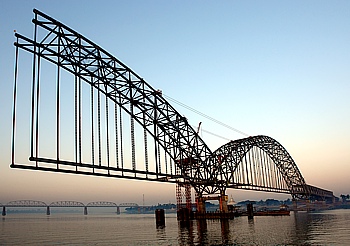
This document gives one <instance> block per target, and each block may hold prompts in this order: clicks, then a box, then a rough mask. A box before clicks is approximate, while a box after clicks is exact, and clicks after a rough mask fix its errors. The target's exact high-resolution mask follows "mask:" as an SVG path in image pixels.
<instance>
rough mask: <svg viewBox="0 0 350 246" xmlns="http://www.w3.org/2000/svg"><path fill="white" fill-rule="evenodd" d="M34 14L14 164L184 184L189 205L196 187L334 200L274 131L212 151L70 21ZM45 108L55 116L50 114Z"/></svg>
mask: <svg viewBox="0 0 350 246" xmlns="http://www.w3.org/2000/svg"><path fill="white" fill-rule="evenodd" d="M34 15H35V18H34V19H33V23H34V37H33V39H31V38H28V37H25V36H23V35H21V34H19V33H16V34H15V36H16V42H15V44H14V45H15V46H16V63H15V82H14V107H13V135H12V163H11V167H12V168H22V169H33V170H40V171H53V172H64V173H73V174H82V175H94V176H106V177H114V178H124V179H134V180H135V179H137V180H145V181H157V182H170V183H176V184H177V190H176V192H177V201H178V204H182V200H183V199H184V198H185V199H186V204H187V205H188V206H190V201H189V199H190V198H191V188H194V190H195V192H196V194H197V195H198V197H199V198H201V197H204V196H205V195H213V194H220V196H221V198H220V199H222V200H220V201H224V199H225V192H226V190H227V189H230V188H233V189H247V190H256V191H267V192H278V193H288V194H291V196H292V198H293V199H310V198H312V199H323V200H332V199H333V193H332V192H331V191H328V190H324V189H320V188H318V187H315V186H311V185H308V184H306V182H305V180H304V178H303V176H302V174H301V172H300V171H299V169H298V167H297V165H296V163H295V162H294V160H293V159H292V157H291V156H290V155H289V153H288V152H287V150H286V149H285V148H284V147H283V146H282V145H281V144H280V143H278V142H277V141H276V140H274V139H272V138H270V137H267V136H253V137H248V138H243V139H239V140H235V141H231V142H229V143H227V144H225V145H223V146H222V147H220V148H218V149H217V150H216V151H212V150H211V149H210V148H209V147H208V146H207V144H206V143H205V142H204V140H203V139H202V138H201V137H200V136H199V135H198V134H197V132H196V131H195V130H194V129H193V127H192V126H191V125H190V124H189V123H188V120H187V118H185V117H184V116H182V115H181V114H180V113H179V112H177V111H176V110H175V108H174V107H173V106H172V105H171V104H170V103H169V102H168V101H167V100H165V98H164V97H163V95H162V92H161V91H160V90H156V89H154V88H152V87H151V86H150V85H149V84H148V83H147V82H146V81H145V80H144V79H143V78H142V77H140V76H139V75H137V74H136V73H135V72H134V71H132V70H131V69H130V68H129V67H127V66H126V65H125V64H123V63H122V62H121V61H119V60H118V59H117V58H115V57H114V56H112V55H111V54H110V53H108V52H107V51H105V50H104V49H102V48H101V47H99V46H98V45H96V44H95V43H93V42H92V41H90V40H89V39H87V38H85V37H83V36H82V35H81V34H79V33H77V32H76V31H74V30H73V29H71V28H69V27H68V26H66V25H64V24H62V23H61V22H59V21H57V20H55V19H53V18H52V17H50V16H48V15H46V14H44V13H42V12H40V11H38V10H34ZM20 49H21V50H24V51H27V52H28V53H29V54H31V55H32V59H31V60H32V64H31V68H30V70H31V71H32V75H31V85H30V87H31V89H30V91H29V90H28V91H27V94H25V95H24V96H29V97H30V98H31V105H30V106H29V105H27V104H26V105H22V106H23V107H24V109H22V110H27V111H29V112H30V113H31V118H30V119H29V125H30V133H29V136H30V153H29V163H22V164H18V163H16V146H17V145H18V141H17V138H20V136H18V134H17V135H15V132H16V129H17V128H18V127H19V125H18V124H17V123H16V122H17V117H18V116H17V103H18V101H17V97H20V95H18V89H17V87H18V86H19V85H20V84H19V81H18V78H21V76H19V73H20V69H19V68H20V66H21V65H23V64H21V63H20V61H19V59H18V53H19V50H20ZM27 64H28V63H27V62H24V66H25V67H27ZM27 68H28V67H27ZM44 69H45V74H44V73H43V71H42V70H44ZM27 70H28V69H27ZM27 70H25V73H27ZM50 92H51V93H50ZM52 92H53V93H52ZM50 105H51V106H50ZM42 108H45V109H46V111H45V112H49V113H46V114H40V112H42V111H44V110H39V109H42ZM71 115H73V116H74V117H71ZM42 122H45V127H41V123H42ZM44 131H45V134H43V132H44ZM42 135H44V136H46V138H45V139H44V138H40V136H42ZM67 136H69V137H67ZM52 139H53V140H52ZM72 139H73V141H71V140H72ZM83 140H84V141H83ZM48 141H51V142H50V144H51V145H47V144H46V142H48ZM22 142H23V141H22ZM40 143H41V144H40ZM43 145H45V147H46V148H45V149H44V148H43V147H42V146H43ZM50 146H51V149H50V151H47V149H48V148H49V147H50ZM22 155H23V154H22ZM72 156H73V157H72Z"/></svg>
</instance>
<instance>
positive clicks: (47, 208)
mask: <svg viewBox="0 0 350 246" xmlns="http://www.w3.org/2000/svg"><path fill="white" fill-rule="evenodd" d="M50 214H51V213H50V207H49V206H47V207H46V215H50Z"/></svg>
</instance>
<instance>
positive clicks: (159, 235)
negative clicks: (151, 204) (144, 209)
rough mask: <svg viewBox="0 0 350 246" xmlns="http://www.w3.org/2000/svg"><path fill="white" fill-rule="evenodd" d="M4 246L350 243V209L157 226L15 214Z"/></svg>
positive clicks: (3, 227)
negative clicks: (24, 245)
mask: <svg viewBox="0 0 350 246" xmlns="http://www.w3.org/2000/svg"><path fill="white" fill-rule="evenodd" d="M0 220H1V221H0V245H23V244H26V245H350V210H328V211H322V212H311V213H307V212H297V213H291V215H290V216H277V217H254V219H253V220H248V218H247V217H239V218H235V219H234V220H228V221H220V220H209V221H191V222H190V223H189V224H188V225H180V224H179V223H178V222H177V220H176V215H175V214H167V215H166V226H165V227H164V228H157V227H156V224H155V218H154V215H142V214H138V215H127V214H121V215H116V214H115V213H114V212H109V213H99V212H95V213H90V214H89V215H86V216H84V215H83V214H78V213H73V214H72V213H70V214H62V213H56V214H54V213H52V214H51V215H49V216H47V215H46V214H45V213H43V214H10V213H8V215H6V216H4V217H1V218H0Z"/></svg>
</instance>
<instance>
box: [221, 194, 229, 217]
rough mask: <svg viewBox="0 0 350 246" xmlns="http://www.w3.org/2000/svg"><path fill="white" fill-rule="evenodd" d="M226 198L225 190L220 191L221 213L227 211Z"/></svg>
mask: <svg viewBox="0 0 350 246" xmlns="http://www.w3.org/2000/svg"><path fill="white" fill-rule="evenodd" d="M227 200H228V196H227V195H225V192H221V194H220V198H219V204H220V212H221V213H228V207H227Z"/></svg>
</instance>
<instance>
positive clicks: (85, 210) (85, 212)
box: [84, 207, 88, 215]
mask: <svg viewBox="0 0 350 246" xmlns="http://www.w3.org/2000/svg"><path fill="white" fill-rule="evenodd" d="M87 214H88V211H87V207H84V215H87Z"/></svg>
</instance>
